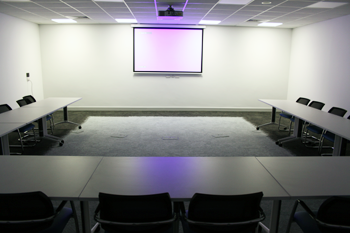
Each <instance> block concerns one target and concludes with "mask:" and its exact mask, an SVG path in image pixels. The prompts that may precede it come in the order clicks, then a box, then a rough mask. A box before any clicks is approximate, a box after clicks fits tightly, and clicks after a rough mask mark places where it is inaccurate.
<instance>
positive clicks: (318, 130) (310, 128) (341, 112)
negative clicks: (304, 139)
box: [305, 107, 347, 150]
mask: <svg viewBox="0 0 350 233" xmlns="http://www.w3.org/2000/svg"><path fill="white" fill-rule="evenodd" d="M346 112H347V110H345V109H342V108H338V107H332V108H331V109H329V111H328V113H330V114H334V115H337V116H340V117H343V116H344V115H345V113H346ZM309 131H310V132H313V133H314V134H319V135H322V133H323V131H324V129H323V128H321V127H318V126H316V125H312V124H309V125H308V126H306V132H305V135H308V134H309ZM314 139H316V142H317V143H318V144H319V145H318V146H316V147H315V148H319V150H320V143H321V140H320V138H314Z"/></svg>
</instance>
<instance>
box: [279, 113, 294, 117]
mask: <svg viewBox="0 0 350 233" xmlns="http://www.w3.org/2000/svg"><path fill="white" fill-rule="evenodd" d="M280 116H281V117H284V118H287V119H291V118H292V117H293V115H290V114H288V113H285V112H282V113H280Z"/></svg>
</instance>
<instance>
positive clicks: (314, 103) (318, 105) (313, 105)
mask: <svg viewBox="0 0 350 233" xmlns="http://www.w3.org/2000/svg"><path fill="white" fill-rule="evenodd" d="M308 106H309V107H311V108H316V109H318V110H321V109H322V108H323V106H324V103H322V102H318V101H312V102H311V103H310V104H309V105H308Z"/></svg>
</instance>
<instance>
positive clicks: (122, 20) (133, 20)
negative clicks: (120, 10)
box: [115, 19, 137, 23]
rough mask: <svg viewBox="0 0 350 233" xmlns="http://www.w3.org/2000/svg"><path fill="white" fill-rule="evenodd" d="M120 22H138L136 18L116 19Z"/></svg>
mask: <svg viewBox="0 0 350 233" xmlns="http://www.w3.org/2000/svg"><path fill="white" fill-rule="evenodd" d="M115 21H117V22H118V23H137V20H136V19H115Z"/></svg>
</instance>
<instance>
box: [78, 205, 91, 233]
mask: <svg viewBox="0 0 350 233" xmlns="http://www.w3.org/2000/svg"><path fill="white" fill-rule="evenodd" d="M80 209H81V222H82V225H83V227H82V228H83V233H88V232H89V233H90V232H91V225H90V213H89V202H88V201H81V202H80Z"/></svg>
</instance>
